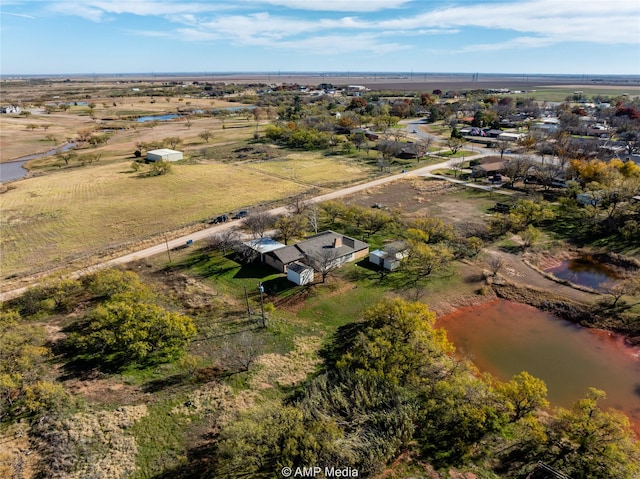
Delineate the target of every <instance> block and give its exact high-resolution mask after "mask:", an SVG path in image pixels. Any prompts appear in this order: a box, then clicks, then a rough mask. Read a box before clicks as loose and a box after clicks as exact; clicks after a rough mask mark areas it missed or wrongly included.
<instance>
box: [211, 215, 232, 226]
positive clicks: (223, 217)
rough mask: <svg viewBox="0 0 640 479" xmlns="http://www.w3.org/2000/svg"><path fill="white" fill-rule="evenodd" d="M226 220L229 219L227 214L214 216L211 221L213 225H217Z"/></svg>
mask: <svg viewBox="0 0 640 479" xmlns="http://www.w3.org/2000/svg"><path fill="white" fill-rule="evenodd" d="M227 221H229V217H228V216H227V215H220V216H216V217H215V218H214V219H213V221H212V223H213V224H214V225H217V224H218V223H226V222H227Z"/></svg>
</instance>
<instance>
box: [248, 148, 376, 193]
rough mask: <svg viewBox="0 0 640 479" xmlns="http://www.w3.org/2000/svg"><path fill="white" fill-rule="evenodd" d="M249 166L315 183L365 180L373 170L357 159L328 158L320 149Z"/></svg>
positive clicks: (325, 183) (261, 170)
mask: <svg viewBox="0 0 640 479" xmlns="http://www.w3.org/2000/svg"><path fill="white" fill-rule="evenodd" d="M249 167H250V168H251V169H252V170H255V171H260V172H263V173H267V174H270V175H274V176H277V177H279V178H283V179H290V180H293V181H297V182H300V183H306V184H309V185H315V186H328V185H336V184H341V183H343V182H345V181H350V182H351V181H354V180H360V179H365V178H367V177H369V176H370V173H371V170H367V169H365V168H364V167H363V166H362V164H361V163H359V162H356V160H352V159H346V158H340V157H326V156H324V155H323V154H322V153H318V152H310V153H291V154H289V155H287V156H285V157H283V158H279V159H276V160H270V161H264V162H260V163H255V164H251V165H250V166H249Z"/></svg>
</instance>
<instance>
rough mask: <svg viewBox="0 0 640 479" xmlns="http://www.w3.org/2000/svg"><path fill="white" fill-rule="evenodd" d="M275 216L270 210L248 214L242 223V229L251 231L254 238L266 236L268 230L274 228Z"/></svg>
mask: <svg viewBox="0 0 640 479" xmlns="http://www.w3.org/2000/svg"><path fill="white" fill-rule="evenodd" d="M274 223H275V217H274V216H273V215H272V214H271V213H269V212H268V211H258V212H257V213H253V214H251V215H249V216H247V217H246V218H245V220H244V223H243V224H242V229H243V230H245V231H247V232H248V233H250V234H251V235H252V236H253V237H254V238H264V235H265V234H266V232H267V231H268V230H269V229H271V228H273V225H274Z"/></svg>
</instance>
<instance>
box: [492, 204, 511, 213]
mask: <svg viewBox="0 0 640 479" xmlns="http://www.w3.org/2000/svg"><path fill="white" fill-rule="evenodd" d="M493 209H494V210H495V211H497V212H498V213H508V212H509V211H511V206H510V205H508V204H506V203H496V205H495V206H494V207H493Z"/></svg>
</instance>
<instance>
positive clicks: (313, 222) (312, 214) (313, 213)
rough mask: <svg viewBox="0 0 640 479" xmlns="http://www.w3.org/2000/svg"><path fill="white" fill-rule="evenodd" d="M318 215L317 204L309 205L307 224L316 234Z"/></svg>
mask: <svg viewBox="0 0 640 479" xmlns="http://www.w3.org/2000/svg"><path fill="white" fill-rule="evenodd" d="M319 216H320V215H319V211H318V206H317V205H316V204H313V205H311V206H310V207H309V214H308V216H307V217H308V219H309V226H310V227H311V229H312V230H313V232H314V233H316V234H317V233H318V229H319V225H320V221H319Z"/></svg>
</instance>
